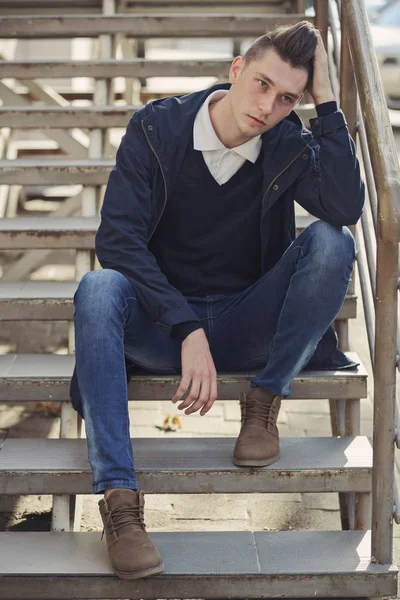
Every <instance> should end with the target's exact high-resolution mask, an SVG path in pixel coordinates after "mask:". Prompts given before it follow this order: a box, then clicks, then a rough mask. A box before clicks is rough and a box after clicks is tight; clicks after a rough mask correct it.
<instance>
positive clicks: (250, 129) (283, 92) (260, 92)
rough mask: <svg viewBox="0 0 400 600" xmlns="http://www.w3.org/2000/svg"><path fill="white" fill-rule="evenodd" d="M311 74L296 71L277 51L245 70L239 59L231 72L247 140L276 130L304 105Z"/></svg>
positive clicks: (233, 100)
mask: <svg viewBox="0 0 400 600" xmlns="http://www.w3.org/2000/svg"><path fill="white" fill-rule="evenodd" d="M307 76H308V74H307V71H306V69H303V68H294V67H292V66H291V65H290V64H289V63H287V62H285V61H284V60H282V59H281V58H280V57H279V55H278V54H277V53H276V52H275V50H273V49H269V50H266V52H265V54H264V55H263V57H262V58H261V59H260V60H258V61H253V62H251V63H250V64H249V65H248V66H247V67H246V68H244V61H243V59H242V57H241V56H237V57H236V58H235V60H234V61H233V63H232V64H231V68H230V71H229V81H230V83H231V84H232V85H231V88H230V90H229V95H230V99H231V108H232V113H233V118H234V120H235V123H236V126H237V128H238V129H239V131H240V133H241V134H242V135H243V139H251V138H252V137H255V136H256V135H259V134H261V133H264V132H265V131H268V130H269V129H272V127H274V126H275V125H276V124H277V123H279V121H282V119H284V118H285V117H286V116H287V115H288V114H289V113H290V112H291V111H292V110H293V108H295V106H296V105H297V104H298V103H299V102H300V100H301V98H302V94H303V92H304V89H305V87H306V85H307Z"/></svg>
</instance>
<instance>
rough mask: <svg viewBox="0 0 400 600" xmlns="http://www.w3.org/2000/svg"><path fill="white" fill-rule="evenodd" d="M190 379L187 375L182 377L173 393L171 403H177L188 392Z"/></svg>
mask: <svg viewBox="0 0 400 600" xmlns="http://www.w3.org/2000/svg"><path fill="white" fill-rule="evenodd" d="M190 384H191V379H190V377H188V376H187V375H184V376H183V377H182V379H181V382H180V384H179V387H178V389H177V390H176V392H175V396H174V397H173V398H172V402H173V403H174V404H175V403H176V402H179V400H181V399H182V398H183V396H184V395H185V394H186V392H188V391H190V389H191V388H190Z"/></svg>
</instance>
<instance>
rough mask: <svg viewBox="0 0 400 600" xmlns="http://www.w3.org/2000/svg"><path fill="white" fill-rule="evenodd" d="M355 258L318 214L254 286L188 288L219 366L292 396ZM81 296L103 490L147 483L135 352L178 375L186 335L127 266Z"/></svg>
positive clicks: (96, 279)
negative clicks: (130, 381) (137, 462)
mask: <svg viewBox="0 0 400 600" xmlns="http://www.w3.org/2000/svg"><path fill="white" fill-rule="evenodd" d="M354 259H355V243H354V238H353V236H352V234H351V232H350V230H349V229H348V228H347V227H335V226H332V225H330V224H328V223H326V222H324V221H316V222H314V223H312V224H311V225H310V226H308V227H307V228H306V229H304V231H302V233H301V234H300V235H299V236H298V237H297V238H296V240H295V241H294V242H293V243H292V244H291V245H290V246H289V248H288V249H287V250H286V252H285V253H284V254H283V256H282V257H281V258H280V260H279V261H278V263H277V264H276V265H275V266H274V267H273V268H272V269H271V270H270V271H268V272H267V273H265V274H264V275H263V276H262V277H261V278H260V279H259V280H257V281H256V282H255V283H254V284H252V285H251V286H250V287H248V288H246V289H245V290H243V291H241V292H238V293H233V294H213V295H209V296H203V297H193V296H187V297H186V299H187V301H188V303H189V304H190V306H191V307H192V309H193V310H194V311H195V312H196V314H197V315H198V317H199V319H200V322H201V324H202V326H203V328H204V331H205V333H206V336H207V339H208V341H209V344H210V351H211V354H212V357H213V360H214V364H215V368H216V369H217V371H218V372H228V371H231V372H232V371H241V370H246V371H248V370H256V371H257V370H259V372H258V373H257V375H256V376H255V377H254V378H253V379H251V381H250V385H251V386H253V387H254V386H259V387H262V388H264V389H266V390H268V391H270V392H272V393H274V394H279V395H282V396H283V397H288V396H290V394H291V389H290V382H291V381H292V379H293V378H294V377H296V375H297V374H298V373H299V372H300V371H301V370H302V368H303V367H304V366H305V365H306V364H307V363H308V361H309V360H310V358H311V356H312V355H313V353H314V350H315V348H316V346H317V344H318V342H319V340H320V339H321V338H322V336H323V335H324V333H325V331H326V330H327V328H328V327H329V325H330V324H332V323H333V321H334V320H335V318H336V316H337V314H338V313H339V311H340V309H341V307H342V304H343V301H344V299H345V296H346V292H347V289H348V285H349V282H350V279H351V273H352V269H353V264H354ZM74 301H75V316H74V318H75V332H76V333H75V335H76V369H77V377H78V382H79V389H80V393H81V397H82V407H83V415H84V419H85V425H86V436H87V446H88V455H89V461H90V464H91V467H92V471H93V493H95V494H96V493H101V492H102V491H104V490H105V489H108V488H116V487H122V488H131V489H137V488H138V484H137V480H136V473H135V468H134V457H133V451H132V445H131V440H130V433H129V413H128V400H127V379H126V367H125V357H127V358H128V360H129V361H130V362H132V363H133V364H134V365H137V366H138V367H140V368H141V369H145V370H146V371H149V372H151V373H153V374H162V375H164V374H177V373H180V371H181V342H180V341H179V340H174V339H171V338H169V337H168V335H167V334H166V333H165V331H163V330H162V329H161V328H159V327H158V326H157V325H156V324H155V322H154V321H153V320H152V319H151V318H150V317H149V315H148V314H147V313H146V312H145V311H144V310H143V309H142V308H141V306H140V304H139V302H138V300H137V298H136V295H135V289H134V287H133V286H132V284H131V283H130V282H129V281H128V279H126V277H124V276H123V275H121V274H120V273H118V272H117V271H114V270H111V269H105V270H97V271H92V272H90V273H87V274H86V275H85V276H84V277H83V278H82V280H81V282H80V284H79V287H78V290H77V292H76V294H75V298H74ZM211 411H212V409H211ZM199 418H201V417H199Z"/></svg>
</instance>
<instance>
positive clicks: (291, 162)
mask: <svg viewBox="0 0 400 600" xmlns="http://www.w3.org/2000/svg"><path fill="white" fill-rule="evenodd" d="M306 148H307V146H304V148H303V149H302V150H301V151H300V152H299V153H298V154H296V156H295V157H294V158H293V160H291V161H290V163H289V164H288V165H286V167H285V168H284V169H282V171H281V172H280V173H278V175H277V176H276V177H274V179H273V180H272V181H271V183H270V184H269V186H268V188H267V190H266V192H265V194H264V196H263V199H262V203H261V214H260V238H261V275H263V273H264V267H263V258H264V248H263V239H262V233H261V225H262V214H263V208H264V200H265V197H266V195H267V194H268V192H269V190H270V189H271V187H272V185H273V184H274V183H275V181H276V180H277V179H278V177H280V176H281V175H282V173H284V172H285V171H286V170H287V169H288V168H289V167H290V166H291V165H292V164H293V163H294V161H295V160H297V159H298V158H299V156H300V154H301V153H302V152H304V150H305V149H306Z"/></svg>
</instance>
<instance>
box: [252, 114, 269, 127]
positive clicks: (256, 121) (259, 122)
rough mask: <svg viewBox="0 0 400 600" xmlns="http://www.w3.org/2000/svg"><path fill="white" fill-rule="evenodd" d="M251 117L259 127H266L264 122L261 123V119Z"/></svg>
mask: <svg viewBox="0 0 400 600" xmlns="http://www.w3.org/2000/svg"><path fill="white" fill-rule="evenodd" d="M249 117H250V119H251V120H252V121H253V122H254V123H257V124H258V125H265V123H264V122H263V121H260V120H259V119H256V118H255V117H252V116H251V115H249Z"/></svg>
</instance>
